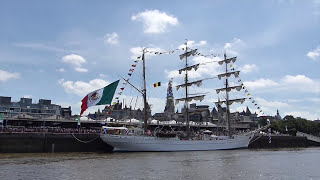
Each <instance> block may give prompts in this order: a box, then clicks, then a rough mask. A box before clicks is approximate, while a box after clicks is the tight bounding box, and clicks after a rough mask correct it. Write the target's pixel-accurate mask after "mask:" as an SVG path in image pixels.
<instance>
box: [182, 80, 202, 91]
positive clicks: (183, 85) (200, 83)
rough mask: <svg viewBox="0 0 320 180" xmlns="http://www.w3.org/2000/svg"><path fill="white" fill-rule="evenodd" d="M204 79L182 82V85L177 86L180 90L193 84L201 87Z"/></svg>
mask: <svg viewBox="0 0 320 180" xmlns="http://www.w3.org/2000/svg"><path fill="white" fill-rule="evenodd" d="M202 81H203V80H198V81H194V82H189V83H187V84H180V85H177V86H176V88H177V90H179V89H180V88H185V87H186V86H192V85H194V84H195V85H197V86H198V87H200V86H201V85H202Z"/></svg>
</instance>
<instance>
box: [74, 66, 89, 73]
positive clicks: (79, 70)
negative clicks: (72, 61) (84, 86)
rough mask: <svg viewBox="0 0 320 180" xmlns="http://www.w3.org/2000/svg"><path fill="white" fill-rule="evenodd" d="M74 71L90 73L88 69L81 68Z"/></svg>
mask: <svg viewBox="0 0 320 180" xmlns="http://www.w3.org/2000/svg"><path fill="white" fill-rule="evenodd" d="M74 70H75V71H78V72H88V69H86V68H81V67H76V68H75V69H74Z"/></svg>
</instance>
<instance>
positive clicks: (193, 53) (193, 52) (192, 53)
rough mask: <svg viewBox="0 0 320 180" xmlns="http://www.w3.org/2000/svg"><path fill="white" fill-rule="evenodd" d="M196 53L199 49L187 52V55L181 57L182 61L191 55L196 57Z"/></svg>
mask: <svg viewBox="0 0 320 180" xmlns="http://www.w3.org/2000/svg"><path fill="white" fill-rule="evenodd" d="M196 52H197V49H193V50H191V51H189V52H185V53H183V54H181V55H180V60H182V59H183V58H185V57H189V56H191V55H192V56H194V55H196Z"/></svg>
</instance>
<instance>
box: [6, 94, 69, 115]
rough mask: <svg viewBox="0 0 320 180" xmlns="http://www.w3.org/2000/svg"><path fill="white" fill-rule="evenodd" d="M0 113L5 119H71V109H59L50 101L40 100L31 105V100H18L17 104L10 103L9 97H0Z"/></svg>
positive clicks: (59, 107)
mask: <svg viewBox="0 0 320 180" xmlns="http://www.w3.org/2000/svg"><path fill="white" fill-rule="evenodd" d="M0 113H3V114H4V115H5V116H6V117H13V116H17V115H28V116H31V117H34V118H46V117H50V116H56V117H57V118H66V117H69V118H70V117H71V107H69V108H61V106H60V105H56V104H52V103H51V100H47V99H40V100H39V102H38V103H32V99H31V98H20V101H18V102H12V100H11V97H6V96H0Z"/></svg>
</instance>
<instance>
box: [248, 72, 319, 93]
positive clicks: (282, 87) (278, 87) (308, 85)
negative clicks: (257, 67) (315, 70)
mask: <svg viewBox="0 0 320 180" xmlns="http://www.w3.org/2000/svg"><path fill="white" fill-rule="evenodd" d="M244 85H245V86H246V87H247V88H249V89H266V88H270V87H272V91H274V92H275V91H286V92H288V91H293V92H312V93H319V92H320V81H316V80H312V79H310V78H308V77H306V76H305V75H296V76H291V75H286V76H284V77H283V78H281V79H280V80H279V81H278V82H275V81H273V80H270V79H263V78H262V79H258V80H256V81H246V82H244Z"/></svg>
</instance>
